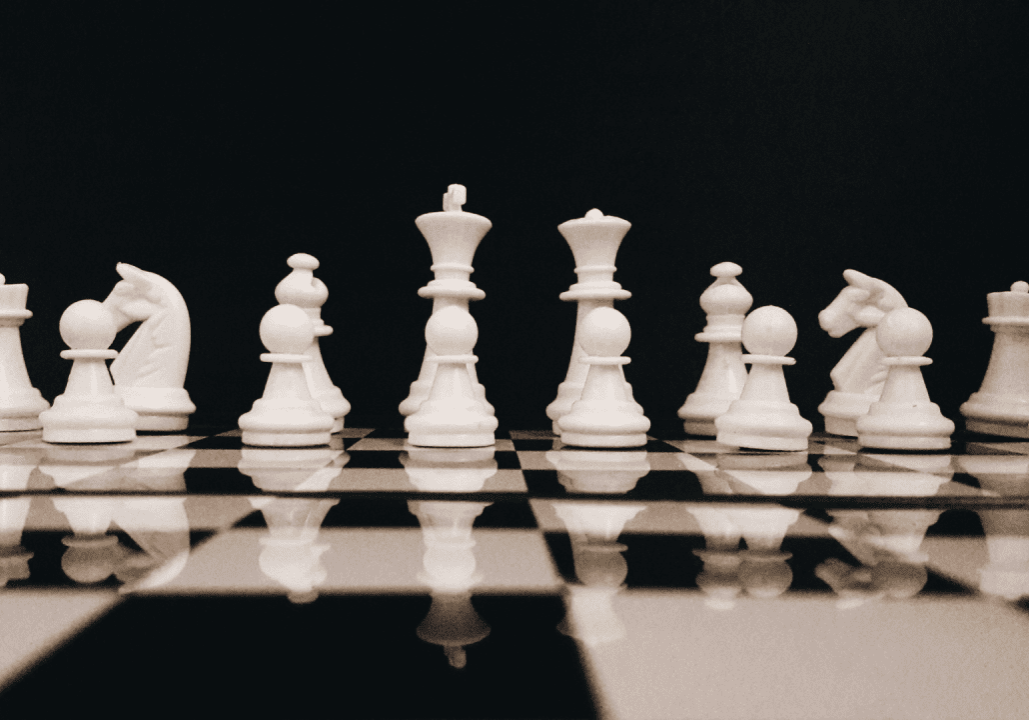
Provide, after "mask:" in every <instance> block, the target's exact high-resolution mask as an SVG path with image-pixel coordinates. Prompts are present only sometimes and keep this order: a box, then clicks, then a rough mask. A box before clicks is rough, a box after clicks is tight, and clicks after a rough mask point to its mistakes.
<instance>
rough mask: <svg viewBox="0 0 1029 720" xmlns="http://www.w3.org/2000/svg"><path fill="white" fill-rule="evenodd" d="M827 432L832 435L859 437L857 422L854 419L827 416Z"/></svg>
mask: <svg viewBox="0 0 1029 720" xmlns="http://www.w3.org/2000/svg"><path fill="white" fill-rule="evenodd" d="M825 431H826V432H827V433H829V434H830V435H839V436H841V437H857V436H858V431H857V421H856V420H855V419H853V418H840V417H832V416H829V415H826V416H825Z"/></svg>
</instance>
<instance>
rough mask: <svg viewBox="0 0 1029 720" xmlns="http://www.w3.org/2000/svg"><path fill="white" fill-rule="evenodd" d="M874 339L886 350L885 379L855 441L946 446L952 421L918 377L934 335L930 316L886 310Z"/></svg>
mask: <svg viewBox="0 0 1029 720" xmlns="http://www.w3.org/2000/svg"><path fill="white" fill-rule="evenodd" d="M875 340H876V342H877V343H878V344H879V348H880V349H881V350H882V351H883V352H884V353H885V354H886V355H887V357H886V358H885V359H884V360H883V363H884V364H885V365H886V366H887V367H888V368H889V375H887V377H886V384H885V385H884V386H883V391H882V395H881V396H880V397H879V400H878V402H874V403H872V405H871V406H870V407H869V408H868V414H867V415H864V416H862V417H860V418H858V421H857V431H858V444H860V445H862V446H864V447H873V448H886V449H891V450H946V449H947V448H949V447H950V435H951V433H953V432H954V423H953V422H952V421H951V420H948V419H947V418H945V417H944V416H943V413H941V412H940V406H939V405H937V404H936V403H934V402H932V401H931V400H930V399H929V391H928V390H926V387H925V379H924V378H923V377H922V369H921V367H922V366H923V365H929V364H930V363H932V360H930V359H929V358H927V357H924V355H925V351H926V350H928V349H929V346H930V345H931V344H932V341H933V326H932V325H931V324H930V323H929V319H928V318H927V317H926V316H925V315H923V314H922V313H920V312H919V311H918V310H915V309H914V308H898V309H896V310H891V311H890V312H889V313H887V314H886V317H884V318H883V319H882V320H881V321H880V322H879V326H878V327H877V328H876V330H875Z"/></svg>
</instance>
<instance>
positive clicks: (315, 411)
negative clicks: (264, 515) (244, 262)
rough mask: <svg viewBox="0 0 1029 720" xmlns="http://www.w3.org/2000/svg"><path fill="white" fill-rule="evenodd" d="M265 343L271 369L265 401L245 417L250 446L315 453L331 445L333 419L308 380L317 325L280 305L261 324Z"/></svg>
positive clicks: (242, 425)
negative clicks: (309, 449)
mask: <svg viewBox="0 0 1029 720" xmlns="http://www.w3.org/2000/svg"><path fill="white" fill-rule="evenodd" d="M260 333H261V342H262V343H264V346H265V347H266V348H267V349H268V352H267V353H264V354H262V355H261V362H267V363H271V364H272V367H271V370H269V372H268V383H267V385H265V387H264V395H262V396H261V398H260V399H259V400H257V401H256V402H254V407H253V409H252V410H251V411H250V412H248V413H246V414H245V415H242V416H240V418H239V427H240V429H241V430H242V431H243V444H244V445H258V446H262V447H309V446H312V445H327V444H328V443H329V440H330V431H331V430H332V425H333V422H334V421H333V417H332V416H331V415H329V414H328V413H327V412H325V411H323V410H322V408H321V405H319V403H318V401H317V400H315V399H314V398H313V397H311V391H310V390H309V389H308V387H307V378H306V377H305V376H304V367H303V365H304V363H305V362H307V361H309V360H310V357H309V356H308V355H307V354H306V353H305V351H306V350H307V349H308V348H309V347H310V346H311V342H312V341H313V340H314V325H313V324H312V323H311V319H310V318H309V317H308V316H307V313H305V312H304V311H303V310H301V309H300V308H298V307H297V306H296V305H276V306H275V307H273V308H272V309H271V310H269V311H268V312H266V313H265V314H264V317H263V318H262V319H261V328H260Z"/></svg>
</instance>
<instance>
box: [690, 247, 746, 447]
mask: <svg viewBox="0 0 1029 720" xmlns="http://www.w3.org/2000/svg"><path fill="white" fill-rule="evenodd" d="M741 272H743V268H741V267H740V266H739V265H737V264H736V263H731V262H723V263H719V264H717V265H715V266H714V267H713V268H711V274H712V275H714V276H715V277H716V278H718V279H717V280H715V282H714V283H712V284H711V286H710V287H708V289H707V290H705V291H704V293H703V294H702V295H701V296H700V306H701V307H702V308H704V312H705V313H707V325H706V326H705V327H704V331H703V332H701V333H698V334H697V335H696V336H695V338H694V339H695V340H696V341H697V342H702V343H708V351H707V362H706V363H705V364H704V370H703V372H701V374H700V382H698V383H697V389H696V390H694V391H693V392H692V393H690V395H689V397H687V398H686V402H685V403H684V404H683V406H682V407H681V408H679V413H678V414H679V417H680V418H681V419H682V420H683V427H684V428H685V429H686V432H687V433H688V434H690V435H702V436H707V437H714V436H715V435H717V434H718V431H717V430H715V418H716V417H718V416H719V415H722V414H724V413H725V412H727V411H728V410H729V405H730V404H732V401H733V400H738V399H739V397H740V393H741V392H743V385H744V384H745V383H746V382H747V368H746V366H745V365H744V364H743V347H742V345H741V344H740V343H741V339H740V338H741V334H740V332H741V329H742V328H743V317H744V315H746V313H747V311H748V310H750V305H751V303H753V302H754V298H753V297H752V296H751V294H750V293H749V292H747V290H746V288H744V287H743V285H741V284H740V282H739V280H737V279H736V276H737V275H739V274H740V273H741Z"/></svg>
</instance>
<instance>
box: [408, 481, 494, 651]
mask: <svg viewBox="0 0 1029 720" xmlns="http://www.w3.org/2000/svg"><path fill="white" fill-rule="evenodd" d="M491 504H492V503H482V502H449V501H426V500H418V501H415V500H412V501H409V502H408V503H407V507H408V509H409V510H410V511H411V513H412V514H414V515H415V516H416V517H417V518H418V522H419V524H420V525H421V527H422V539H423V542H424V543H425V555H424V556H423V558H422V567H423V570H422V572H420V573H419V574H418V579H419V580H421V581H422V582H423V583H425V584H426V585H428V586H429V587H430V588H431V589H432V606H431V607H430V609H429V614H428V615H427V616H426V617H425V620H423V621H422V623H421V624H420V625H419V626H418V630H417V635H418V637H419V638H421V639H422V640H424V641H426V642H430V643H433V644H435V645H441V646H442V647H443V651H444V653H445V654H446V656H447V661H448V662H449V663H450V665H451V667H455V668H463V667H464V666H465V665H466V663H467V662H468V657H467V653H466V651H465V648H466V647H467V646H468V645H471V644H473V643H477V642H479V641H480V640H482V639H483V638H485V637H486V636H487V635H488V634H489V631H490V629H489V626H488V625H486V623H484V622H483V621H482V618H480V617H479V615H478V613H477V612H476V611H475V608H474V607H473V606H472V588H474V587H475V586H476V585H477V584H479V582H480V581H481V579H482V578H481V576H480V575H479V574H478V573H477V572H476V571H475V567H476V562H475V550H474V548H475V540H474V539H473V538H472V524H473V523H474V522H475V518H477V517H478V516H479V515H480V514H481V513H482V511H483V510H484V509H485V508H486V507H487V506H488V505H491Z"/></svg>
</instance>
